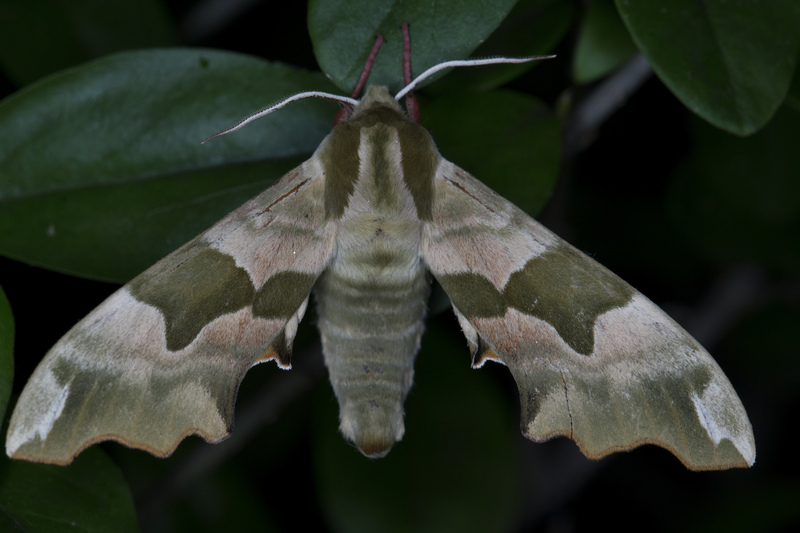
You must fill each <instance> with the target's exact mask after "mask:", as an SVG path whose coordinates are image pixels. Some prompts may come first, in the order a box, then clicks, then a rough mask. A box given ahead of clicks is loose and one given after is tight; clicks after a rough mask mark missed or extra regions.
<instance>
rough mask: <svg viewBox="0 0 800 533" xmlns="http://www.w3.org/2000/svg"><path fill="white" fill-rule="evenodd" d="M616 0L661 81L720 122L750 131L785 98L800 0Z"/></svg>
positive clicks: (799, 43) (798, 36) (797, 46)
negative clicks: (659, 1) (647, 0)
mask: <svg viewBox="0 0 800 533" xmlns="http://www.w3.org/2000/svg"><path fill="white" fill-rule="evenodd" d="M616 4H617V9H618V10H619V12H620V14H621V15H622V19H623V21H624V22H625V24H626V26H627V27H628V30H629V31H630V32H631V35H632V36H633V40H634V41H635V42H636V44H637V45H638V46H639V49H640V50H641V51H642V53H644V55H645V57H647V59H648V61H650V64H651V65H652V66H653V70H654V71H655V72H656V74H658V76H659V78H661V80H662V81H663V82H664V83H665V84H666V85H667V86H668V87H669V88H670V90H672V92H673V93H675V95H676V96H677V97H678V98H679V99H680V100H681V101H682V102H683V103H684V105H686V107H688V108H689V109H691V110H692V111H693V112H695V113H697V114H698V115H700V116H701V117H703V118H704V119H705V120H707V121H709V122H711V123H712V124H714V125H715V126H717V127H719V128H722V129H725V130H728V131H730V132H732V133H736V134H738V135H749V134H751V133H753V132H755V131H756V130H758V129H759V128H761V127H762V126H763V125H764V124H766V122H767V121H768V120H769V119H770V118H771V117H772V115H773V114H774V113H775V110H776V109H777V108H778V106H780V104H781V102H783V99H784V97H785V96H786V91H787V90H788V88H789V82H790V81H791V79H792V74H793V72H794V69H795V65H796V64H797V55H798V51H800V32H798V31H797V28H799V27H800V2H797V1H796V0H770V1H769V2H760V1H758V0H741V1H738V2H728V1H726V0H703V1H701V0H673V1H672V2H669V3H668V4H661V3H658V2H635V1H631V0H616Z"/></svg>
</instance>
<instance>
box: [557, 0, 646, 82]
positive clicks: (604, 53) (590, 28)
mask: <svg viewBox="0 0 800 533" xmlns="http://www.w3.org/2000/svg"><path fill="white" fill-rule="evenodd" d="M635 53H636V45H634V44H633V41H631V37H630V35H629V34H628V30H626V29H625V25H624V24H623V23H622V20H621V19H620V18H619V15H618V14H617V10H616V9H615V8H614V3H613V2H612V0H596V1H594V2H592V3H591V4H589V8H588V9H587V10H586V16H585V18H584V20H583V24H582V25H581V32H580V36H579V37H578V42H577V44H576V45H575V58H574V60H573V63H572V76H573V78H574V79H575V81H576V82H578V83H589V82H591V81H594V80H596V79H597V78H601V77H603V76H605V75H606V74H608V73H609V72H611V71H612V70H614V69H616V68H617V67H619V66H621V65H622V64H623V63H625V62H626V61H627V60H629V59H630V58H631V57H632V56H633V55H634V54H635Z"/></svg>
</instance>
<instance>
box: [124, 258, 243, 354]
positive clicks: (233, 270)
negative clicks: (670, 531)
mask: <svg viewBox="0 0 800 533" xmlns="http://www.w3.org/2000/svg"><path fill="white" fill-rule="evenodd" d="M190 246H191V245H190ZM196 246H200V245H196ZM196 246H191V247H190V248H189V249H186V252H190V250H191V248H195V247H196ZM183 255H186V256H188V258H187V259H186V260H184V261H183V262H181V263H179V264H178V265H177V266H175V267H174V268H171V269H165V270H164V271H163V272H158V273H154V276H141V277H139V278H137V279H135V280H134V281H132V282H131V284H130V290H131V294H132V295H133V296H134V297H135V298H136V299H137V300H139V301H141V302H144V303H146V304H149V305H152V306H154V307H156V308H157V309H158V310H159V311H161V314H162V315H164V322H165V325H166V337H167V338H166V341H167V349H168V350H171V351H176V350H181V349H183V348H185V347H187V346H188V345H189V344H191V343H192V341H193V340H194V339H195V338H196V337H197V335H198V334H199V333H200V330H202V329H203V328H204V327H205V326H206V325H207V324H209V323H211V322H213V321H214V320H215V319H216V318H219V317H220V316H222V315H227V314H229V313H234V312H236V311H238V310H239V309H242V308H244V307H247V306H248V305H250V304H251V303H252V302H253V297H254V294H255V288H254V287H253V282H252V281H251V280H250V276H249V275H248V273H247V271H246V270H245V269H243V268H241V267H238V266H236V261H234V259H233V257H231V256H230V255H227V254H224V253H222V252H219V251H217V250H214V249H213V248H208V247H204V248H203V249H202V250H200V251H199V252H197V253H195V254H191V253H185V254H183ZM153 277H155V278H156V279H153Z"/></svg>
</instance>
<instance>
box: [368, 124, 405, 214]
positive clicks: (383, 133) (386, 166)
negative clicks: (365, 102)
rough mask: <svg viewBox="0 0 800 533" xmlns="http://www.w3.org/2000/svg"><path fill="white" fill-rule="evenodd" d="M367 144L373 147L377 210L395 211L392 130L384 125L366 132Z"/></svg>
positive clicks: (373, 172) (396, 200)
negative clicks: (391, 153)
mask: <svg viewBox="0 0 800 533" xmlns="http://www.w3.org/2000/svg"><path fill="white" fill-rule="evenodd" d="M366 133H367V135H366V142H367V143H369V146H371V147H372V150H371V155H372V158H371V159H372V160H371V161H370V165H371V167H372V175H373V176H374V183H375V188H376V190H377V194H376V198H377V203H378V205H377V206H375V208H376V210H379V211H380V210H384V209H385V210H389V211H394V210H395V209H396V207H397V204H398V199H397V194H395V190H394V187H393V186H392V181H393V180H392V164H391V160H390V158H389V157H388V155H389V154H388V151H389V150H390V149H391V143H392V133H391V130H390V129H389V128H388V127H387V126H385V125H383V124H377V125H375V126H373V127H371V128H369V129H368V130H366Z"/></svg>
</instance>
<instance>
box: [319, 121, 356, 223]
mask: <svg viewBox="0 0 800 533" xmlns="http://www.w3.org/2000/svg"><path fill="white" fill-rule="evenodd" d="M360 143H361V128H360V127H359V125H357V124H354V123H353V122H350V121H345V122H342V123H340V124H338V125H337V126H336V127H335V128H333V131H332V132H331V134H330V136H329V137H328V142H327V143H326V144H325V146H324V148H323V149H322V150H320V152H319V158H320V162H321V163H322V168H323V170H324V171H325V197H324V198H325V218H327V219H329V220H331V219H337V218H341V216H342V215H343V214H344V210H345V209H347V205H348V203H349V202H350V196H352V194H353V191H354V190H355V186H356V181H357V180H358V169H359V165H360V160H359V157H358V147H359V144H360Z"/></svg>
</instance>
